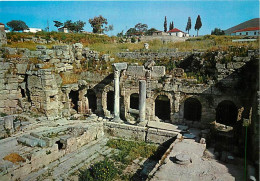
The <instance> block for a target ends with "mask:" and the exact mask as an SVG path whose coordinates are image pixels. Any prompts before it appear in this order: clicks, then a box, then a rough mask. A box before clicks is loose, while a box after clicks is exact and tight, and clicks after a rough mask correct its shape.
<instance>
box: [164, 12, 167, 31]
mask: <svg viewBox="0 0 260 181" xmlns="http://www.w3.org/2000/svg"><path fill="white" fill-rule="evenodd" d="M166 31H167V18H166V16H165V18H164V32H166Z"/></svg>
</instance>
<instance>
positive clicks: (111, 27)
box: [104, 25, 114, 32]
mask: <svg viewBox="0 0 260 181" xmlns="http://www.w3.org/2000/svg"><path fill="white" fill-rule="evenodd" d="M113 30H114V26H113V25H109V26H106V27H105V28H104V31H106V32H108V31H113Z"/></svg>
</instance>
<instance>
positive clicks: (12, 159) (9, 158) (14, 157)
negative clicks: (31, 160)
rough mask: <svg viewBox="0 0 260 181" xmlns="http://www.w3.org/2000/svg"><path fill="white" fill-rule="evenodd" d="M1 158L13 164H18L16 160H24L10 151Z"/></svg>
mask: <svg viewBox="0 0 260 181" xmlns="http://www.w3.org/2000/svg"><path fill="white" fill-rule="evenodd" d="M3 159H4V160H7V161H10V162H12V163H15V164H18V162H25V159H24V158H23V157H21V156H20V155H19V154H17V153H11V154H9V155H6V156H5V157H4V158H3Z"/></svg>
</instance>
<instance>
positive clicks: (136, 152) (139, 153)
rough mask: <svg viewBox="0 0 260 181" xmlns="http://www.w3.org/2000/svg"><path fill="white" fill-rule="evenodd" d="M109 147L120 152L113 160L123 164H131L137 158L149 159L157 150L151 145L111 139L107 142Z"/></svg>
mask: <svg viewBox="0 0 260 181" xmlns="http://www.w3.org/2000/svg"><path fill="white" fill-rule="evenodd" d="M107 146H108V147H111V148H114V149H118V150H120V152H119V153H118V154H117V155H114V156H113V157H112V158H113V159H114V160H115V161H118V162H121V163H123V164H129V163H131V162H132V161H133V160H135V159H137V158H140V157H142V158H148V157H150V156H152V155H153V154H154V153H155V152H156V150H157V148H158V147H157V146H156V145H150V144H147V143H145V142H138V141H126V140H122V139H111V140H109V141H108V142H107Z"/></svg>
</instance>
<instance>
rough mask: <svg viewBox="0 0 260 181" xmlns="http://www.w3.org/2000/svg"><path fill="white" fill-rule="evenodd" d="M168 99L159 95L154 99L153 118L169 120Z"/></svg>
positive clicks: (169, 107)
mask: <svg viewBox="0 0 260 181" xmlns="http://www.w3.org/2000/svg"><path fill="white" fill-rule="evenodd" d="M170 114H171V106H170V99H169V98H168V97H167V96H165V95H159V96H157V98H156V99H155V116H157V117H158V118H160V119H162V120H170V118H171V116H170Z"/></svg>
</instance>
